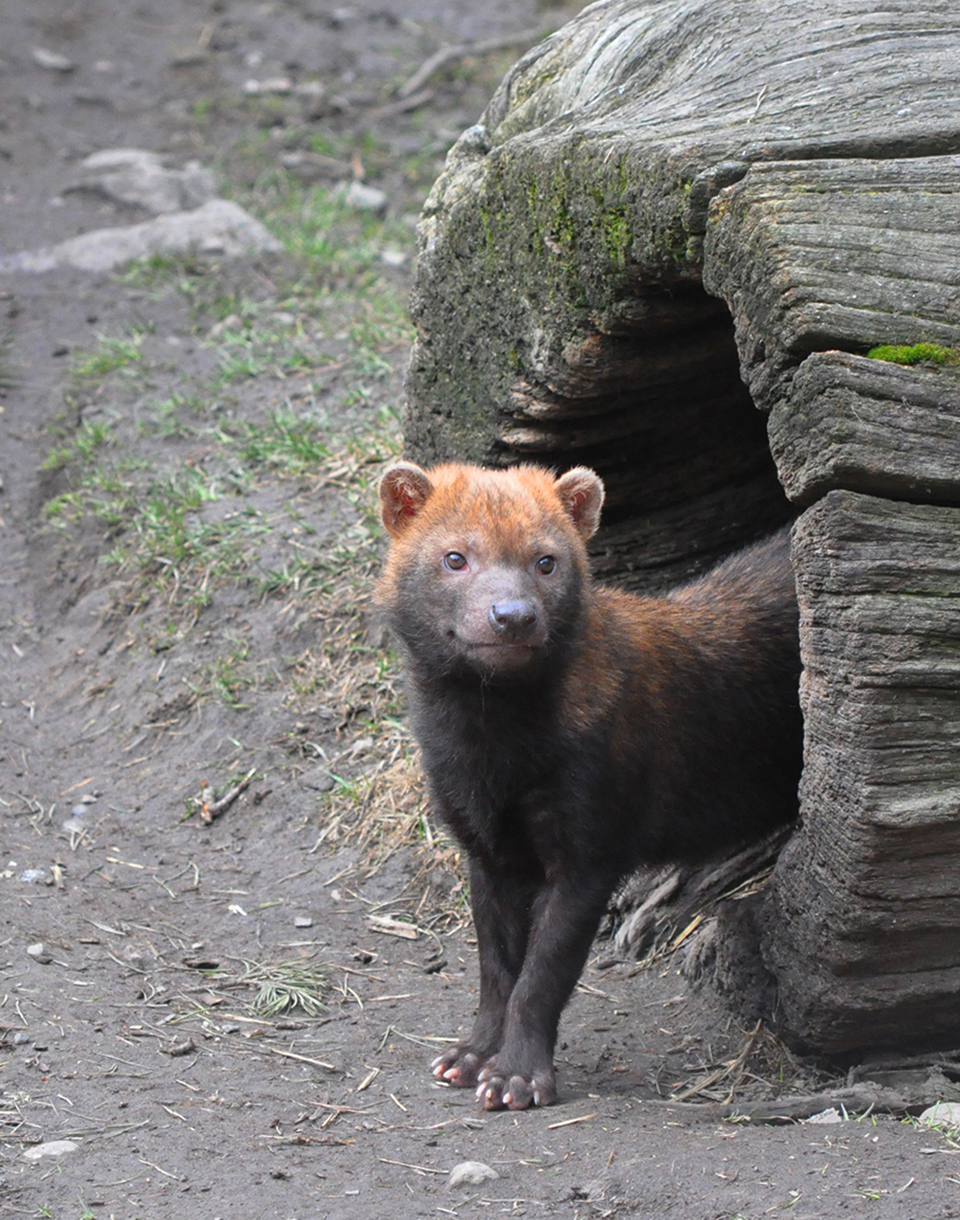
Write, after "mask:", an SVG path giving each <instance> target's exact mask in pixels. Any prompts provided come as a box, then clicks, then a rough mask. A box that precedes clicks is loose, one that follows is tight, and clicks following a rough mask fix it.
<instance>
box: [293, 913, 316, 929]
mask: <svg viewBox="0 0 960 1220" xmlns="http://www.w3.org/2000/svg"><path fill="white" fill-rule="evenodd" d="M293 926H294V927H295V928H312V927H313V918H312V916H310V915H298V916H297V917H296V919H294V921H293Z"/></svg>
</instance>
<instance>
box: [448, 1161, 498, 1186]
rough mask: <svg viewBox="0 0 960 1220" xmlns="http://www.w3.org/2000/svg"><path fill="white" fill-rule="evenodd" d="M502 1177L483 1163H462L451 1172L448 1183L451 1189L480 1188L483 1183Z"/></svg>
mask: <svg viewBox="0 0 960 1220" xmlns="http://www.w3.org/2000/svg"><path fill="white" fill-rule="evenodd" d="M499 1177H500V1175H499V1174H498V1173H497V1171H496V1170H495V1169H491V1168H490V1166H489V1165H484V1163H483V1161H461V1162H460V1164H459V1165H455V1166H454V1167H453V1169H451V1170H450V1179H449V1181H448V1183H447V1185H448V1186H450V1188H451V1189H453V1188H454V1187H457V1186H480V1185H481V1183H483V1182H487V1181H491V1180H492V1179H493V1178H499Z"/></svg>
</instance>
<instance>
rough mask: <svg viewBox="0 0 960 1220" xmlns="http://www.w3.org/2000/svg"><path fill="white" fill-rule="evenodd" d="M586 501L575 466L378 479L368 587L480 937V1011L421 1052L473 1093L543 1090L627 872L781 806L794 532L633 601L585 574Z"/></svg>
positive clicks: (792, 691) (551, 1089)
mask: <svg viewBox="0 0 960 1220" xmlns="http://www.w3.org/2000/svg"><path fill="white" fill-rule="evenodd" d="M602 499H603V488H602V484H601V483H600V480H599V479H598V478H597V476H596V475H595V474H593V472H592V471H587V470H583V469H581V468H577V469H576V470H573V471H569V472H567V473H566V474H565V475H562V476H560V478H558V479H557V478H555V477H554V476H553V475H552V474H551V473H550V472H548V471H545V470H541V469H539V468H536V467H517V468H513V469H511V470H506V471H487V470H481V469H478V468H475V467H470V466H462V465H455V464H454V465H447V466H441V467H437V468H436V469H434V470H432V471H429V472H426V471H423V470H421V469H420V468H419V467H416V466H413V465H412V464H410V463H399V464H398V465H397V466H395V467H392V468H391V469H390V470H389V471H388V472H387V473H386V475H385V476H384V479H383V482H382V485H381V501H382V505H383V517H384V522H385V524H386V526H387V528H388V530H389V532H390V534H391V538H392V547H391V551H390V556H389V558H388V560H387V564H386V569H385V572H384V575H383V578H382V580H381V582H380V585H379V600H380V603H381V605H382V606H383V608H384V610H385V612H386V615H387V618H388V621H389V622H390V625H391V626H392V628H393V630H394V632H395V633H396V635H397V636H398V638H399V640H400V641H401V644H402V646H403V649H404V653H405V656H406V663H407V673H408V681H409V689H410V696H411V712H412V717H413V723H414V728H415V731H416V734H417V737H418V739H419V741H420V744H421V747H422V750H423V756H424V762H425V766H426V771H427V775H428V778H429V781H430V788H431V792H432V796H433V800H434V803H435V807H436V809H437V810H438V812H439V813H440V815H441V816H442V817H443V818H444V820H445V821H446V822H447V824H448V825H449V826H450V828H451V829H452V831H453V833H454V834H455V835H456V836H457V838H458V839H459V840H460V842H461V843H462V844H463V846H464V847H465V848H466V851H467V853H468V859H469V863H470V879H471V893H472V900H473V909H474V920H475V923H476V926H477V936H478V943H479V950H480V982H481V991H480V1005H479V1009H478V1013H477V1019H476V1022H475V1024H474V1028H473V1031H472V1032H471V1034H470V1036H469V1037H468V1038H467V1039H465V1040H464V1042H462V1043H458V1044H457V1045H456V1046H454V1047H451V1048H450V1050H448V1051H447V1052H445V1053H444V1054H443V1055H441V1056H440V1058H439V1059H438V1060H437V1062H436V1064H435V1071H436V1073H437V1075H440V1076H442V1077H443V1078H444V1079H446V1080H449V1081H450V1082H452V1083H455V1084H460V1085H478V1086H479V1087H478V1095H479V1096H480V1098H481V1100H482V1103H483V1105H484V1106H485V1107H487V1108H489V1109H493V1108H498V1107H501V1106H509V1107H511V1108H515V1109H521V1108H525V1107H527V1106H529V1105H531V1104H542V1105H545V1104H549V1103H550V1102H552V1101H553V1100H555V1097H556V1083H555V1075H554V1069H553V1047H554V1043H555V1040H556V1032H557V1024H558V1022H559V1018H560V1013H561V1011H562V1009H563V1006H564V1004H565V1003H566V1001H567V999H568V998H569V995H570V992H571V991H572V989H573V987H574V985H575V984H576V980H577V978H578V977H579V974H580V971H581V969H582V967H583V963H584V961H585V959H586V955H587V952H588V950H589V946H590V942H591V940H592V938H593V936H594V934H595V932H596V928H597V924H598V922H599V920H600V918H601V916H602V914H603V911H604V909H605V907H606V904H607V901H608V900H609V897H610V894H611V892H612V890H613V889H614V887H615V886H616V884H617V882H618V881H619V880H620V879H621V878H622V877H623V876H624V874H625V873H627V872H629V871H630V870H631V869H632V868H634V867H636V866H637V865H638V864H640V863H649V862H655V861H663V860H673V859H696V858H702V857H705V856H707V855H709V854H711V853H713V852H715V851H718V850H720V849H722V848H725V847H729V846H732V845H734V844H737V843H740V842H742V841H744V840H746V839H748V838H751V837H754V836H756V835H759V834H761V833H763V832H765V831H766V830H769V829H771V828H772V827H773V826H775V825H777V824H779V823H782V822H785V821H789V820H790V819H791V818H792V817H794V816H795V814H796V786H797V779H798V776H799V768H800V744H801V735H802V734H801V724H800V713H799V706H798V698H797V683H798V676H799V654H798V645H797V609H796V594H795V589H794V584H793V576H792V572H791V569H790V566H789V545H788V539H787V536H786V533H785V532H781V534H780V535H775V536H774V538H772V539H770V540H768V541H767V542H766V543H761V544H759V545H758V546H757V547H754V548H752V549H749V550H747V551H744V552H742V553H741V554H740V555H737V556H734V557H732V558H731V559H730V560H728V561H726V562H725V563H724V564H722V565H721V566H720V567H719V568H717V569H716V570H715V571H714V572H713V573H711V574H709V575H708V576H706V577H705V578H703V579H702V580H701V581H698V582H696V583H695V584H693V585H689V586H686V587H685V588H683V589H679V590H677V591H675V592H674V593H673V594H671V595H669V596H667V597H661V598H641V597H636V596H633V595H631V594H627V593H622V592H618V591H615V590H611V589H604V588H601V587H598V586H596V585H594V584H593V583H592V581H591V579H590V576H589V570H588V565H587V555H586V545H585V543H586V540H587V538H588V537H589V536H590V535H591V534H592V533H593V531H594V529H595V528H596V525H597V522H598V520H599V513H600V506H601V503H602Z"/></svg>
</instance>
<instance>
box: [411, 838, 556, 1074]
mask: <svg viewBox="0 0 960 1220" xmlns="http://www.w3.org/2000/svg"><path fill="white" fill-rule="evenodd" d="M536 893H537V886H536V885H535V884H532V883H531V882H530V881H529V879H527V878H525V877H522V876H518V875H517V874H516V873H515V872H509V871H508V870H507V868H506V867H505V866H501V867H499V868H498V867H497V866H496V865H495V864H494V863H493V862H492V861H489V860H487V859H485V858H480V857H479V856H471V857H470V896H471V903H472V907H473V923H474V927H475V928H476V931H477V949H478V953H479V957H480V1003H479V1006H478V1008H477V1015H476V1018H475V1020H474V1023H473V1029H472V1030H471V1031H470V1034H469V1036H468V1037H467V1038H466V1039H465V1040H464V1041H463V1042H458V1043H456V1045H454V1046H451V1047H449V1048H448V1049H447V1050H445V1051H444V1052H443V1054H442V1055H439V1056H438V1057H437V1058H436V1059H435V1060H434V1061H433V1063H432V1064H431V1067H432V1068H433V1074H434V1076H437V1077H439V1078H440V1079H441V1080H448V1081H449V1082H450V1083H451V1084H455V1085H460V1086H461V1087H466V1086H470V1085H475V1084H476V1083H477V1081H478V1079H479V1073H480V1070H481V1069H482V1068H483V1066H484V1064H485V1063H486V1062H487V1060H488V1059H489V1058H490V1056H491V1055H492V1054H493V1053H494V1051H496V1050H497V1049H498V1048H499V1046H500V1042H501V1039H502V1037H503V1023H504V1017H505V1014H506V1010H507V1004H508V1001H509V999H510V995H511V993H512V991H513V989H514V985H515V984H516V981H517V978H518V977H519V975H520V971H521V969H522V967H523V960H524V955H525V953H526V948H527V939H528V937H529V935H530V922H531V919H532V914H533V903H534V898H535V895H536Z"/></svg>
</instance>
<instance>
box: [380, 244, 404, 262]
mask: <svg viewBox="0 0 960 1220" xmlns="http://www.w3.org/2000/svg"><path fill="white" fill-rule="evenodd" d="M408 257H409V256H408V254H407V252H406V250H394V249H392V248H391V247H390V246H387V248H386V249H385V250H381V251H380V261H381V262H383V263H386V264H387V266H388V267H402V266H403V264H404V263H405V262H406V261H407V258H408Z"/></svg>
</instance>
